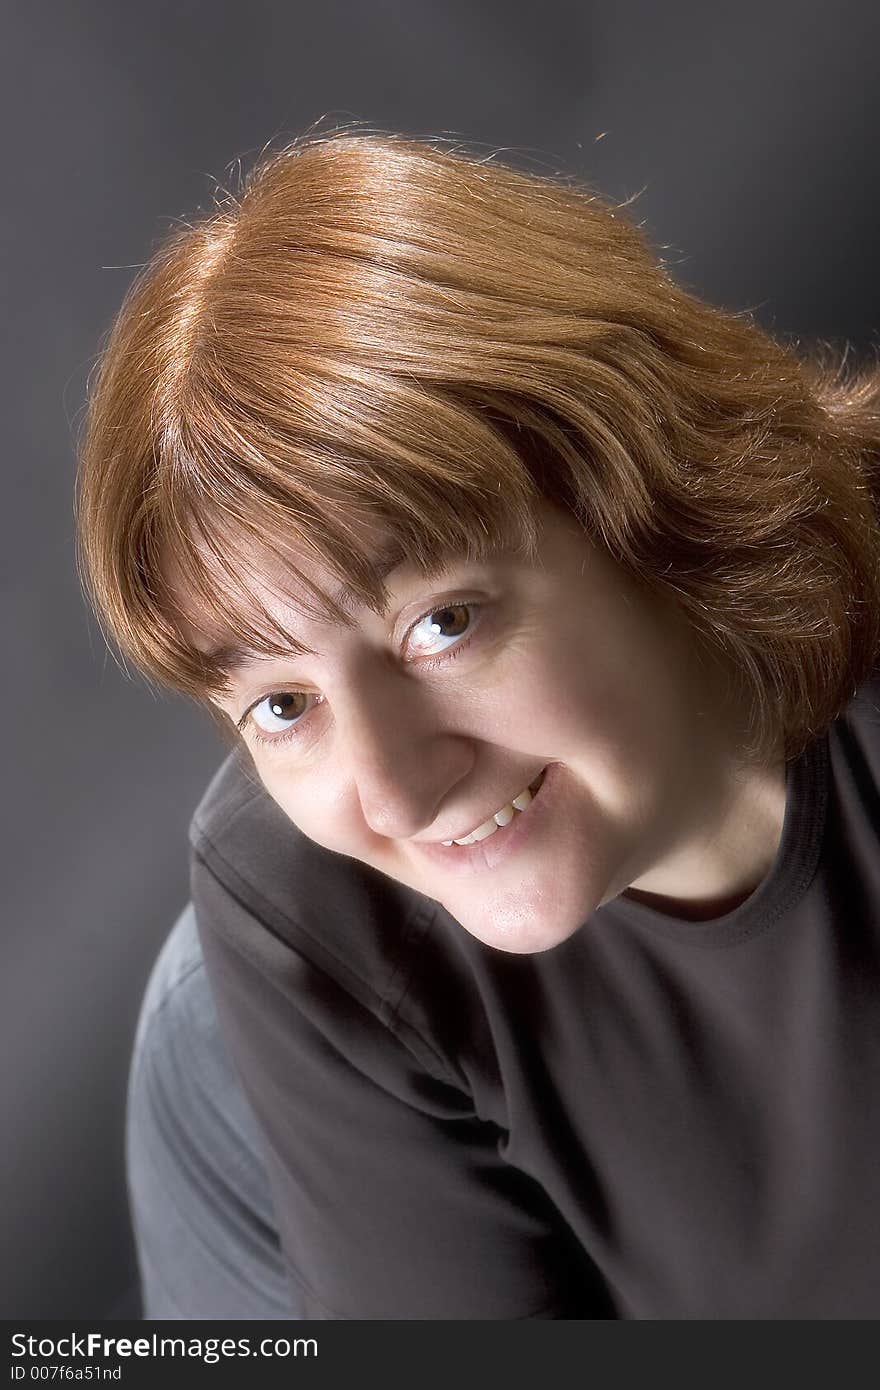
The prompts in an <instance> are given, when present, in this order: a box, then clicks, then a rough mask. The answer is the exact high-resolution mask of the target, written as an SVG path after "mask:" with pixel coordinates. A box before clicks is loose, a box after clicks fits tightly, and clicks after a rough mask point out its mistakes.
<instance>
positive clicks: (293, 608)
mask: <svg viewBox="0 0 880 1390" xmlns="http://www.w3.org/2000/svg"><path fill="white" fill-rule="evenodd" d="M360 540H361V542H362V545H363V546H365V547H366V549H367V551H368V553H369V555H370V563H371V569H372V574H373V576H374V577H375V578H377V579H378V580H379V582H380V583H381V584H382V585H383V586H384V584H385V582H386V581H387V580H388V579H389V578H391V577H392V576H395V577H398V576H406V574H407V572H409V571H413V572H415V568H416V567H415V565H414V564H413V562H412V561H411V560H410V558H409V557H408V555H407V552H406V549H405V547H404V546H403V545H402V544H401V543H400V541H399V540H397V539H396V538H395V537H394V536H393V535H391V534H390V533H389V532H388V531H387V530H382V529H381V528H379V527H378V526H376V525H375V524H371V525H369V526H367V525H365V526H364V528H363V530H362V532H361V536H360ZM193 561H194V564H193V563H191V562H193ZM436 568H437V569H438V570H439V568H440V566H439V565H438V566H437V567H436ZM162 574H163V581H164V583H165V585H166V588H167V590H168V592H169V594H170V596H171V601H172V606H173V610H174V621H175V625H176V627H177V629H178V630H179V632H180V634H181V636H182V638H183V640H184V641H185V642H186V643H187V644H188V645H189V646H190V647H191V648H192V650H194V651H196V652H199V653H201V655H202V657H204V658H205V659H206V660H207V661H208V662H209V663H210V664H211V666H212V667H213V668H214V669H215V670H216V671H217V673H218V674H220V675H222V677H223V678H224V679H225V678H227V677H230V676H232V675H233V674H234V672H235V671H236V670H238V669H241V668H245V667H247V666H249V665H253V664H254V663H256V662H258V661H265V660H266V659H267V658H271V657H272V656H275V655H279V654H280V650H281V649H283V651H284V654H285V655H286V654H288V653H293V654H297V653H298V654H303V655H312V654H314V653H313V649H312V648H310V647H309V646H307V645H306V644H305V642H304V641H302V639H301V638H299V637H298V636H297V635H296V634H297V630H301V629H302V626H303V622H304V621H305V622H308V621H309V620H312V621H314V620H317V621H319V622H322V623H328V622H329V623H335V624H337V625H342V624H344V625H346V626H353V625H354V624H355V622H356V615H357V612H358V610H359V609H362V605H363V598H362V595H361V594H359V593H358V591H357V588H356V586H355V585H354V584H353V583H352V582H351V581H350V580H347V579H346V578H345V576H344V574H341V573H340V570H339V568H333V567H332V566H331V565H330V564H329V563H327V562H325V561H324V560H322V559H320V558H318V557H316V556H315V555H314V554H313V553H312V552H310V551H309V550H308V549H307V548H306V547H305V546H304V545H302V544H298V543H296V542H290V541H288V540H286V539H282V540H281V541H277V540H276V541H274V542H273V543H272V544H271V545H264V544H261V543H260V542H259V541H258V540H255V539H253V538H246V537H243V536H242V535H241V534H237V535H235V534H233V533H232V532H229V533H228V534H227V535H226V536H225V537H224V547H223V550H222V551H221V550H220V547H219V546H218V545H217V544H216V542H215V541H214V539H213V538H212V541H211V543H208V542H207V541H206V540H197V541H194V542H193V544H192V545H191V546H189V547H188V548H187V551H186V552H182V553H176V554H174V553H166V557H165V559H164V562H163V565H162ZM377 602H378V606H376V607H375V608H374V611H377V612H382V611H384V607H383V604H382V599H381V597H380V598H379V599H378V601H377ZM371 606H372V605H371Z"/></svg>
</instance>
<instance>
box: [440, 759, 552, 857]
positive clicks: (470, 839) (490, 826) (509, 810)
mask: <svg viewBox="0 0 880 1390" xmlns="http://www.w3.org/2000/svg"><path fill="white" fill-rule="evenodd" d="M546 772H547V768H546V767H545V768H542V769H541V771H540V772H539V773H538V775H537V777H536V778H535V779H534V781H532V782H530V783H529V785H528V787H527V788H526V789H525V790H524V791H522V792H520V793H519V794H518V795H517V796H515V797H514V798H513V800H512V801H509V802H508V803H507V804H506V805H505V806H502V807H501V808H500V810H498V811H496V812H495V813H494V815H493V816H491V817H490V818H489V820H487V821H484V822H483V824H482V825H479V826H477V828H476V829H475V830H472V831H471V833H470V834H469V835H466V836H464V838H463V839H460V840H442V841H441V842H440V843H441V844H443V845H445V846H446V847H447V848H452V849H454V850H467V849H469V848H470V847H471V846H472V845H481V844H483V842H484V841H485V840H488V839H490V838H491V837H492V836H493V835H497V833H498V831H499V830H504V829H505V828H506V827H507V826H508V825H510V824H511V823H512V822H513V821H514V820H517V819H518V818H519V817H520V816H523V815H525V813H526V811H528V809H529V807H530V806H531V804H532V802H533V801H534V799H535V797H536V796H537V795H538V792H539V791H540V790H541V787H542V785H543V782H544V777H545V775H546Z"/></svg>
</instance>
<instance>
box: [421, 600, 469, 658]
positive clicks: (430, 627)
mask: <svg viewBox="0 0 880 1390" xmlns="http://www.w3.org/2000/svg"><path fill="white" fill-rule="evenodd" d="M471 608H472V605H471V604H469V603H449V604H444V606H443V607H442V608H432V610H431V612H430V613H426V614H425V616H424V617H423V618H419V620H418V622H417V623H415V624H414V625H413V627H412V629H411V631H410V641H411V643H412V645H413V646H414V647H415V648H416V650H417V651H419V652H442V651H444V650H445V647H444V645H443V644H444V642H445V643H446V644H447V645H449V644H450V643H452V642H455V641H456V640H457V639H458V638H459V637H463V636H464V634H465V633H466V632H467V631H468V629H469V627H470V626H471Z"/></svg>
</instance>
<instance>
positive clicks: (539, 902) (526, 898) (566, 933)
mask: <svg viewBox="0 0 880 1390" xmlns="http://www.w3.org/2000/svg"><path fill="white" fill-rule="evenodd" d="M443 906H444V907H445V908H446V910H447V912H449V914H450V915H451V916H452V917H454V918H455V920H456V921H457V922H458V923H459V925H460V926H461V927H463V929H464V930H465V931H466V932H468V933H469V934H470V935H471V936H473V937H476V939H477V941H481V942H482V943H483V945H484V946H492V947H494V949H495V950H498V951H508V952H509V953H510V954H511V955H537V954H538V953H539V952H541V951H550V950H552V949H553V947H554V946H560V945H561V944H562V942H563V941H568V940H569V938H570V937H572V936H574V934H575V932H577V931H579V930H580V928H581V927H582V926H583V925H584V923H585V921H586V920H587V918H588V917H589V916H590V913H591V912H592V911H593V910H594V909H595V908H596V907H597V906H598V903H597V902H590V903H589V904H587V905H585V906H583V907H581V906H580V905H577V906H575V905H574V904H563V903H561V902H560V901H559V897H558V895H557V894H553V895H552V896H551V895H550V894H545V893H542V891H541V890H540V889H536V890H535V891H534V892H533V893H532V894H524V893H522V892H521V891H520V892H515V891H510V890H507V891H501V892H498V893H491V892H489V893H486V895H485V897H484V898H483V899H482V900H481V901H478V902H467V903H466V902H460V901H459V902H457V903H456V902H454V898H453V895H451V894H450V895H449V898H448V899H447V900H446V901H444V902H443Z"/></svg>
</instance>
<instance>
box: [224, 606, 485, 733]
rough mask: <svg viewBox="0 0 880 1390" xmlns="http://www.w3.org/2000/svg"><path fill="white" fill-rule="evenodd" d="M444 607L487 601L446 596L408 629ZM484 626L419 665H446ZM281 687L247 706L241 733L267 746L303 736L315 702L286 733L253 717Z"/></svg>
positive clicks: (476, 609)
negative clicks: (274, 731) (268, 727)
mask: <svg viewBox="0 0 880 1390" xmlns="http://www.w3.org/2000/svg"><path fill="white" fill-rule="evenodd" d="M441 608H468V609H470V610H471V611H472V612H473V613H480V612H481V610H482V608H483V605H482V604H481V603H478V602H476V601H475V600H472V599H463V598H456V599H444V600H443V601H442V602H440V603H434V604H432V605H431V607H430V608H426V609H425V611H424V613H421V614H420V615H419V617H418V618H415V619H414V620H413V622H412V623H411V624H410V627H409V628H408V629H407V631H408V633H409V632H411V631H412V629H413V628H415V627H418V625H419V623H421V622H424V620H425V618H429V617H430V616H431V614H432V613H437V612H439V611H440V609H441ZM480 626H481V623H480V620H479V619H478V620H477V622H475V623H473V624H472V626H471V628H470V629H468V631H467V633H466V634H465V635H464V636H463V637H462V638H461V640H460V641H459V642H456V644H455V646H453V647H447V648H446V650H445V651H444V652H440V653H439V654H438V655H437V656H432V657H423V658H421V659H420V660H419V661H418V662H417V665H418V666H420V667H421V668H423V669H427V670H428V671H433V670H435V669H436V668H437V667H438V666H445V665H447V664H449V663H450V662H453V661H455V660H457V658H458V657H459V656H460V655H461V653H462V652H463V651H465V650H466V649H467V648H468V647H469V646H470V644H471V642H472V641H473V639H474V635H475V633H476V632H477V630H478V629H479V627H480ZM279 689H283V687H279V686H275V687H274V689H273V690H269V691H266V693H265V694H263V695H261V696H260V698H259V699H258V700H254V702H253V704H251V705H249V706H248V708H247V709H246V710H245V712H244V714H243V715H242V716H241V719H239V720H238V722H237V725H236V727H237V729H238V731H239V733H240V734H242V736H244V737H247V736H248V730H249V731H250V733H249V736H250V738H252V739H253V741H254V742H255V743H259V744H262V745H263V746H264V747H266V748H272V749H277V748H278V747H279V746H280V745H281V744H285V743H292V742H293V741H294V739H297V738H302V737H303V734H302V732H301V730H302V729H303V726H304V724H305V723H306V721H307V719H308V717H309V715H310V714H311V713H312V711H313V710H314V709H316V708H317V706H315V705H312V707H311V709H310V710H307V711H306V712H305V713H304V714H302V715H301V716H300V718H299V719H298V720H297V722H296V724H292V725H291V727H290V728H289V729H288V730H287V732H286V733H283V734H264V733H262V732H261V730H260V729H259V728H258V727H257V725H256V724H255V723H254V722H253V720H252V719H251V712H252V711H253V710H255V709H256V708H257V706H258V705H261V704H262V703H263V701H264V700H266V699H268V697H269V695H271V694H274V693H275V692H276V691H278V690H279ZM284 693H285V694H290V693H292V692H290V691H287V690H285V691H284ZM293 693H300V692H293ZM319 703H323V700H321V701H320V702H319Z"/></svg>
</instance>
